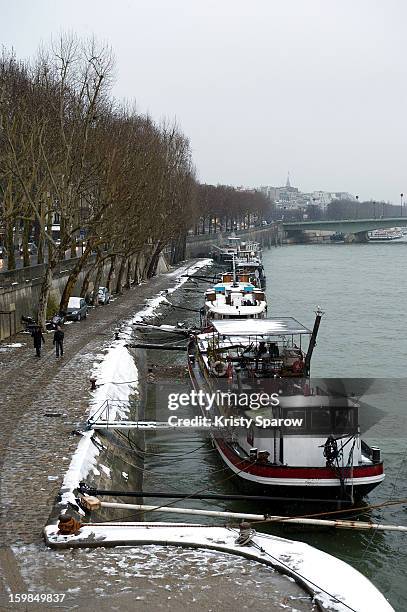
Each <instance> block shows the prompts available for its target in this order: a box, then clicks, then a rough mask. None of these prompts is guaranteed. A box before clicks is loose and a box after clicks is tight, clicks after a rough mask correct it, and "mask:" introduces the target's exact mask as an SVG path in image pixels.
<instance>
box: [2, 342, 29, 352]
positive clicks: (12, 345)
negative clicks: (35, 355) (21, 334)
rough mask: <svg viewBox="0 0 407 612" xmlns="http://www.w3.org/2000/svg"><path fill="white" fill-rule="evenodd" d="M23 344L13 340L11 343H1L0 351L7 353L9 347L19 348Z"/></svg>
mask: <svg viewBox="0 0 407 612" xmlns="http://www.w3.org/2000/svg"><path fill="white" fill-rule="evenodd" d="M22 346H25V344H23V343H22V342H13V343H12V344H2V345H1V346H0V353H7V352H8V351H9V350H10V349H15V348H21V347H22Z"/></svg>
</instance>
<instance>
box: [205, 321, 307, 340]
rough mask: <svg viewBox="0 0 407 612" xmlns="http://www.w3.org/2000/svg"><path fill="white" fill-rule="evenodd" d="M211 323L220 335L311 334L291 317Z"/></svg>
mask: <svg viewBox="0 0 407 612" xmlns="http://www.w3.org/2000/svg"><path fill="white" fill-rule="evenodd" d="M212 325H213V327H214V328H215V330H216V331H217V332H218V333H219V334H221V335H222V336H291V335H293V334H295V335H297V334H311V330H309V329H308V328H307V327H304V325H302V324H301V323H299V322H298V321H297V319H294V318H292V317H280V318H278V319H277V318H276V319H243V320H234V319H232V320H219V321H212Z"/></svg>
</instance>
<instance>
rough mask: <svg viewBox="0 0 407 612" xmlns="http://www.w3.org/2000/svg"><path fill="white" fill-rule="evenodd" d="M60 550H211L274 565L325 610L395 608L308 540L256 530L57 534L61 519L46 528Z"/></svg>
mask: <svg viewBox="0 0 407 612" xmlns="http://www.w3.org/2000/svg"><path fill="white" fill-rule="evenodd" d="M44 534H45V540H46V543H47V544H48V546H50V547H52V548H56V549H64V548H94V547H111V546H135V545H142V546H146V545H151V544H161V545H166V546H184V547H193V548H205V549H212V550H216V551H219V552H223V553H230V554H233V555H239V556H241V557H245V558H247V559H250V560H254V561H258V562H259V563H262V564H265V565H269V566H271V567H273V568H274V569H275V570H277V571H278V572H282V573H284V574H286V575H288V576H289V577H291V578H292V579H294V580H295V581H296V582H297V583H298V584H299V585H300V586H301V587H302V588H304V590H306V591H307V592H308V593H310V594H311V595H312V596H313V598H314V601H315V603H316V604H317V605H318V608H319V609H320V610H326V611H336V612H349V611H353V612H372V610H374V611H377V612H379V611H380V612H391V611H392V610H393V608H392V607H391V606H390V604H389V603H388V602H387V600H386V599H385V598H384V596H383V595H382V594H381V593H380V592H379V591H378V590H377V589H376V587H375V586H374V585H373V584H372V583H371V582H370V581H369V580H368V579H367V578H366V577H365V576H363V575H362V574H361V573H360V572H358V571H357V570H355V569H354V568H353V567H351V566H350V565H348V564H347V563H345V562H343V561H340V560H339V559H336V558H335V557H332V556H331V555H328V554H327V553H324V552H322V551H320V550H318V549H316V548H313V547H312V546H309V545H308V544H304V543H302V542H297V541H293V540H286V539H283V538H279V537H276V536H272V535H268V534H264V533H256V534H255V535H254V536H253V537H252V539H251V540H250V542H249V543H248V544H247V545H244V546H242V545H239V544H238V543H236V540H237V538H238V536H239V531H238V530H236V529H234V528H230V527H213V526H208V525H189V524H180V523H147V522H144V523H109V524H107V523H102V524H97V523H95V524H88V525H83V526H82V527H81V529H80V531H79V533H78V534H77V535H69V536H62V535H59V534H58V526H57V524H53V525H48V526H47V527H46V528H45V531H44Z"/></svg>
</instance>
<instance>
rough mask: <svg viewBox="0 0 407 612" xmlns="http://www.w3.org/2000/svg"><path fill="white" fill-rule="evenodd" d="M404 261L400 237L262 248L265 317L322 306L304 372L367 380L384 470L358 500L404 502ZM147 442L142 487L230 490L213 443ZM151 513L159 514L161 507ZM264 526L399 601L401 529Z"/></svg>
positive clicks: (376, 515) (194, 438) (405, 601)
mask: <svg viewBox="0 0 407 612" xmlns="http://www.w3.org/2000/svg"><path fill="white" fill-rule="evenodd" d="M406 262H407V241H406V240H402V241H397V242H392V243H375V244H372V243H370V244H314V245H312V244H311V245H290V246H286V247H280V248H273V249H270V250H268V251H266V252H265V253H264V266H265V271H266V275H267V283H268V285H267V294H268V303H269V313H268V314H269V316H279V315H281V316H283V315H285V316H293V317H295V318H297V319H298V320H299V321H301V322H302V323H304V324H305V325H307V326H309V327H312V324H313V320H314V310H315V308H316V306H317V305H318V306H320V307H321V308H322V309H323V310H324V311H325V314H324V317H323V319H322V324H321V328H320V332H319V337H318V344H317V348H316V350H315V352H314V357H313V363H312V375H313V376H321V377H348V378H356V377H363V378H372V379H373V380H372V387H371V389H370V390H369V393H370V397H369V403H371V402H373V405H374V406H375V407H377V408H379V409H380V410H381V411H382V413H381V418H380V420H379V421H378V422H377V423H376V424H375V425H374V426H373V427H372V428H371V429H369V430H368V431H367V432H366V433H365V435H364V438H365V439H366V441H367V442H368V443H370V444H377V445H378V446H380V447H381V449H382V456H383V458H384V462H385V470H386V479H385V481H384V483H382V484H381V485H380V486H379V487H377V488H376V489H375V490H374V491H373V492H372V493H371V494H370V495H369V497H368V498H367V499H366V501H367V502H368V503H369V504H373V505H374V504H380V503H382V502H385V501H388V500H389V499H406V500H407V478H406V477H407V420H406V410H405V404H406V401H405V398H406V397H407V384H406V380H405V379H404V377H405V368H406V362H407V341H406V337H405V330H406V328H407V314H406V305H407V284H406V270H405V268H406ZM202 290H203V287H201V286H200V284H198V285H196V287H195V289H194V288H191V287H190V289H189V290H188V291H189V293H185V294H184V297H185V299H188V304H189V305H190V306H194V305H195V306H199V305H200V303H201V300H202V297H201V292H202ZM185 291H187V290H185ZM192 317H193V315H188V317H185V316H183V315H182V314H181V315H180V313H179V312H178V313H177V314H171V315H170V316H167V317H166V318H165V322H166V323H167V322H168V323H169V322H173V321H175V320H177V318H178V319H179V318H183V319H185V318H187V319H188V320H189V321H191V320H192ZM152 358H153V359H154V361H155V362H156V363H157V362H158V363H160V362H161V363H163V365H164V364H165V363H169V362H171V363H174V362H175V363H179V364H181V363H182V362H183V361H182V360H183V359H184V356H183V355H180V356H177V357H176V358H174V355H173V354H172V355H171V357H170V358H169V357H161V356H160V357H159V356H157V354H155V355H154V356H152ZM393 379H396V380H393ZM383 382H385V383H386V384H387V387H386V393H383V392H381V393H380V390H378V391H377V393H375V390H376V389H379V387H380V386H381V387H382V386H383V385H382V383H383ZM379 383H380V384H379ZM362 399H363V398H362ZM150 445H151V448H152V449H153V451H154V452H155V453H156V454H154V455H151V456H148V455H147V460H146V473H145V476H144V490H154V489H155V490H158V489H161V490H169V489H171V490H172V489H174V490H177V491H183V492H191V491H194V490H200V489H203V488H204V487H208V490H210V491H212V492H229V493H231V492H232V493H235V492H236V489H235V488H234V485H232V484H231V482H230V480H226V481H225V472H223V471H222V466H223V464H222V462H221V461H220V459H219V457H218V456H217V453H216V451H214V449H213V448H212V446H211V445H210V443H208V442H206V443H205V440H203V439H202V437H201V436H200V435H199V434H192V433H191V434H188V435H187V437H186V434H178V435H177V436H176V435H175V436H169V435H168V434H162V433H161V434H159V435H154V437H153V438H151V439H150ZM181 449H182V453H185V451H188V453H189V454H188V455H184V456H183V457H181V458H180V457H179V456H178V458H176V456H177V455H180V454H182V453H181ZM147 450H148V446H147ZM147 503H148V502H147ZM183 505H186V506H189V507H202V506H203V505H205V507H206V508H208V507H210V508H211V509H219V510H234V511H237V510H241V511H251V512H255V511H256V507H255V506H254V505H251V504H249V503H246V502H215V501H211V502H210V503H208V502H200V501H196V500H194V501H192V500H188V503H184V504H183ZM257 510H258V508H257ZM299 511H300V509H299V508H296V512H299ZM406 511H407V503H405V504H400V505H395V506H391V507H390V508H386V509H383V508H380V509H375V510H372V511H370V512H368V513H366V516H365V517H364V518H365V519H371V520H374V521H376V522H383V523H392V524H400V525H403V524H406ZM156 519H157V520H159V519H165V515H164V514H163V515H161V516H156ZM272 531H273V533H276V534H278V535H283V536H286V537H290V538H293V539H299V540H303V541H305V542H308V543H309V544H312V545H314V546H316V547H319V548H321V549H323V550H325V551H326V552H329V553H331V554H333V555H335V556H337V557H339V558H341V559H343V560H344V561H347V562H348V563H350V564H352V565H353V566H354V567H356V568H357V569H358V570H360V571H361V572H362V573H363V574H365V575H366V576H368V577H369V578H370V579H371V580H372V582H373V583H374V584H375V585H376V586H377V587H378V588H379V589H380V590H381V591H382V592H383V593H384V594H385V595H386V596H387V597H388V598H389V600H390V602H391V603H392V605H393V606H394V608H395V610H397V611H400V612H401V611H402V610H406V609H407V583H406V581H405V575H406V574H407V556H406V552H405V538H406V535H405V534H402V533H389V532H376V533H375V534H372V533H370V532H362V531H343V530H342V531H332V530H318V529H308V530H304V529H303V528H294V527H293V526H290V527H288V526H284V527H281V526H280V527H274V528H273V530H272Z"/></svg>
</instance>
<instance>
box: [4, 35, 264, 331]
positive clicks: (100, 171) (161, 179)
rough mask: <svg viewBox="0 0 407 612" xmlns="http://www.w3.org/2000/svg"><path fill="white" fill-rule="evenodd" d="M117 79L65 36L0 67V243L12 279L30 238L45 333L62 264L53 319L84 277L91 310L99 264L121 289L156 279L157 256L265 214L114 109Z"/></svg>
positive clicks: (176, 134)
mask: <svg viewBox="0 0 407 612" xmlns="http://www.w3.org/2000/svg"><path fill="white" fill-rule="evenodd" d="M113 76H114V59H113V54H112V51H111V49H110V48H108V47H106V46H103V45H99V44H98V43H97V42H95V40H94V39H91V40H87V41H83V40H79V39H78V38H76V37H75V36H73V35H72V36H61V37H60V38H59V39H58V41H57V42H56V43H54V44H53V45H51V46H50V48H48V49H45V48H44V49H42V50H41V51H40V52H39V53H38V55H37V57H36V58H35V59H34V60H32V61H21V60H18V59H17V58H16V57H15V55H14V54H13V53H9V52H7V51H6V50H3V52H2V55H1V58H0V215H1V216H0V230H1V232H0V233H1V234H2V236H1V238H2V242H3V246H4V248H5V251H6V254H7V266H8V269H10V270H12V269H14V268H15V266H16V257H15V253H16V248H17V247H21V249H22V257H23V265H24V266H28V265H30V261H31V260H30V241H31V240H32V237H33V236H34V242H35V245H36V250H37V253H36V260H37V263H40V264H44V266H45V273H44V276H43V281H42V286H41V292H40V298H39V303H38V321H39V322H40V323H41V324H42V325H43V324H44V322H45V319H46V313H47V304H48V300H49V296H50V291H51V288H52V279H53V276H54V273H55V270H56V268H57V265H58V262H60V261H61V260H63V259H65V258H66V257H72V258H74V257H76V258H77V259H76V261H75V265H74V266H73V267H72V268H71V270H70V274H69V278H68V280H67V282H66V285H65V288H64V290H63V292H62V298H61V302H60V305H59V308H60V310H65V309H66V307H67V303H68V300H69V297H70V296H71V295H72V291H73V289H74V287H75V285H76V283H77V279H78V277H79V275H80V274H81V272H82V271H83V270H84V269H86V270H87V272H86V276H85V279H84V281H83V286H82V291H81V294H82V295H85V294H86V291H87V289H88V287H89V285H90V279H91V277H92V278H93V279H94V288H95V289H94V292H93V300H94V302H95V303H96V304H97V289H98V285H99V283H100V279H101V275H102V271H103V269H104V268H105V266H106V265H108V266H109V274H108V281H107V282H108V284H110V283H111V280H112V278H113V277H115V279H116V286H115V290H116V291H121V289H122V287H123V286H124V287H126V286H127V287H129V286H130V285H131V284H132V283H138V282H140V281H141V280H142V279H144V278H149V277H151V276H152V275H154V274H155V271H156V268H157V263H158V260H159V257H160V254H161V252H162V251H163V249H167V250H171V252H172V256H173V258H174V259H180V258H182V256H183V254H184V252H185V240H186V235H187V234H188V232H191V231H192V233H201V232H204V233H205V232H209V233H211V232H217V231H219V230H220V229H222V230H223V231H225V230H228V229H233V228H236V227H237V226H239V227H250V225H251V224H252V223H253V222H254V221H255V220H258V219H259V218H263V217H264V216H265V215H266V214H267V209H268V206H269V202H268V200H267V199H266V198H264V196H262V194H261V193H260V192H250V191H240V190H237V189H234V188H233V187H228V186H213V185H200V184H198V183H197V181H196V176H195V168H194V165H193V161H192V157H191V148H190V144H189V141H188V139H187V137H186V136H185V135H184V134H183V133H182V132H181V130H180V129H179V127H178V126H177V125H176V124H175V123H171V122H161V123H160V124H158V123H156V122H155V121H153V119H152V118H151V117H149V116H148V115H144V114H140V113H138V112H137V110H136V108H135V106H132V105H131V104H128V103H127V104H125V103H122V102H118V101H117V100H115V99H114V98H113V96H112V94H111V86H112V83H113ZM55 228H58V233H56V232H55ZM191 228H192V229H191ZM79 244H80V245H81V248H80V249H79V248H78V245H79ZM78 251H79V252H80V254H79V256H77V254H78Z"/></svg>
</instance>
